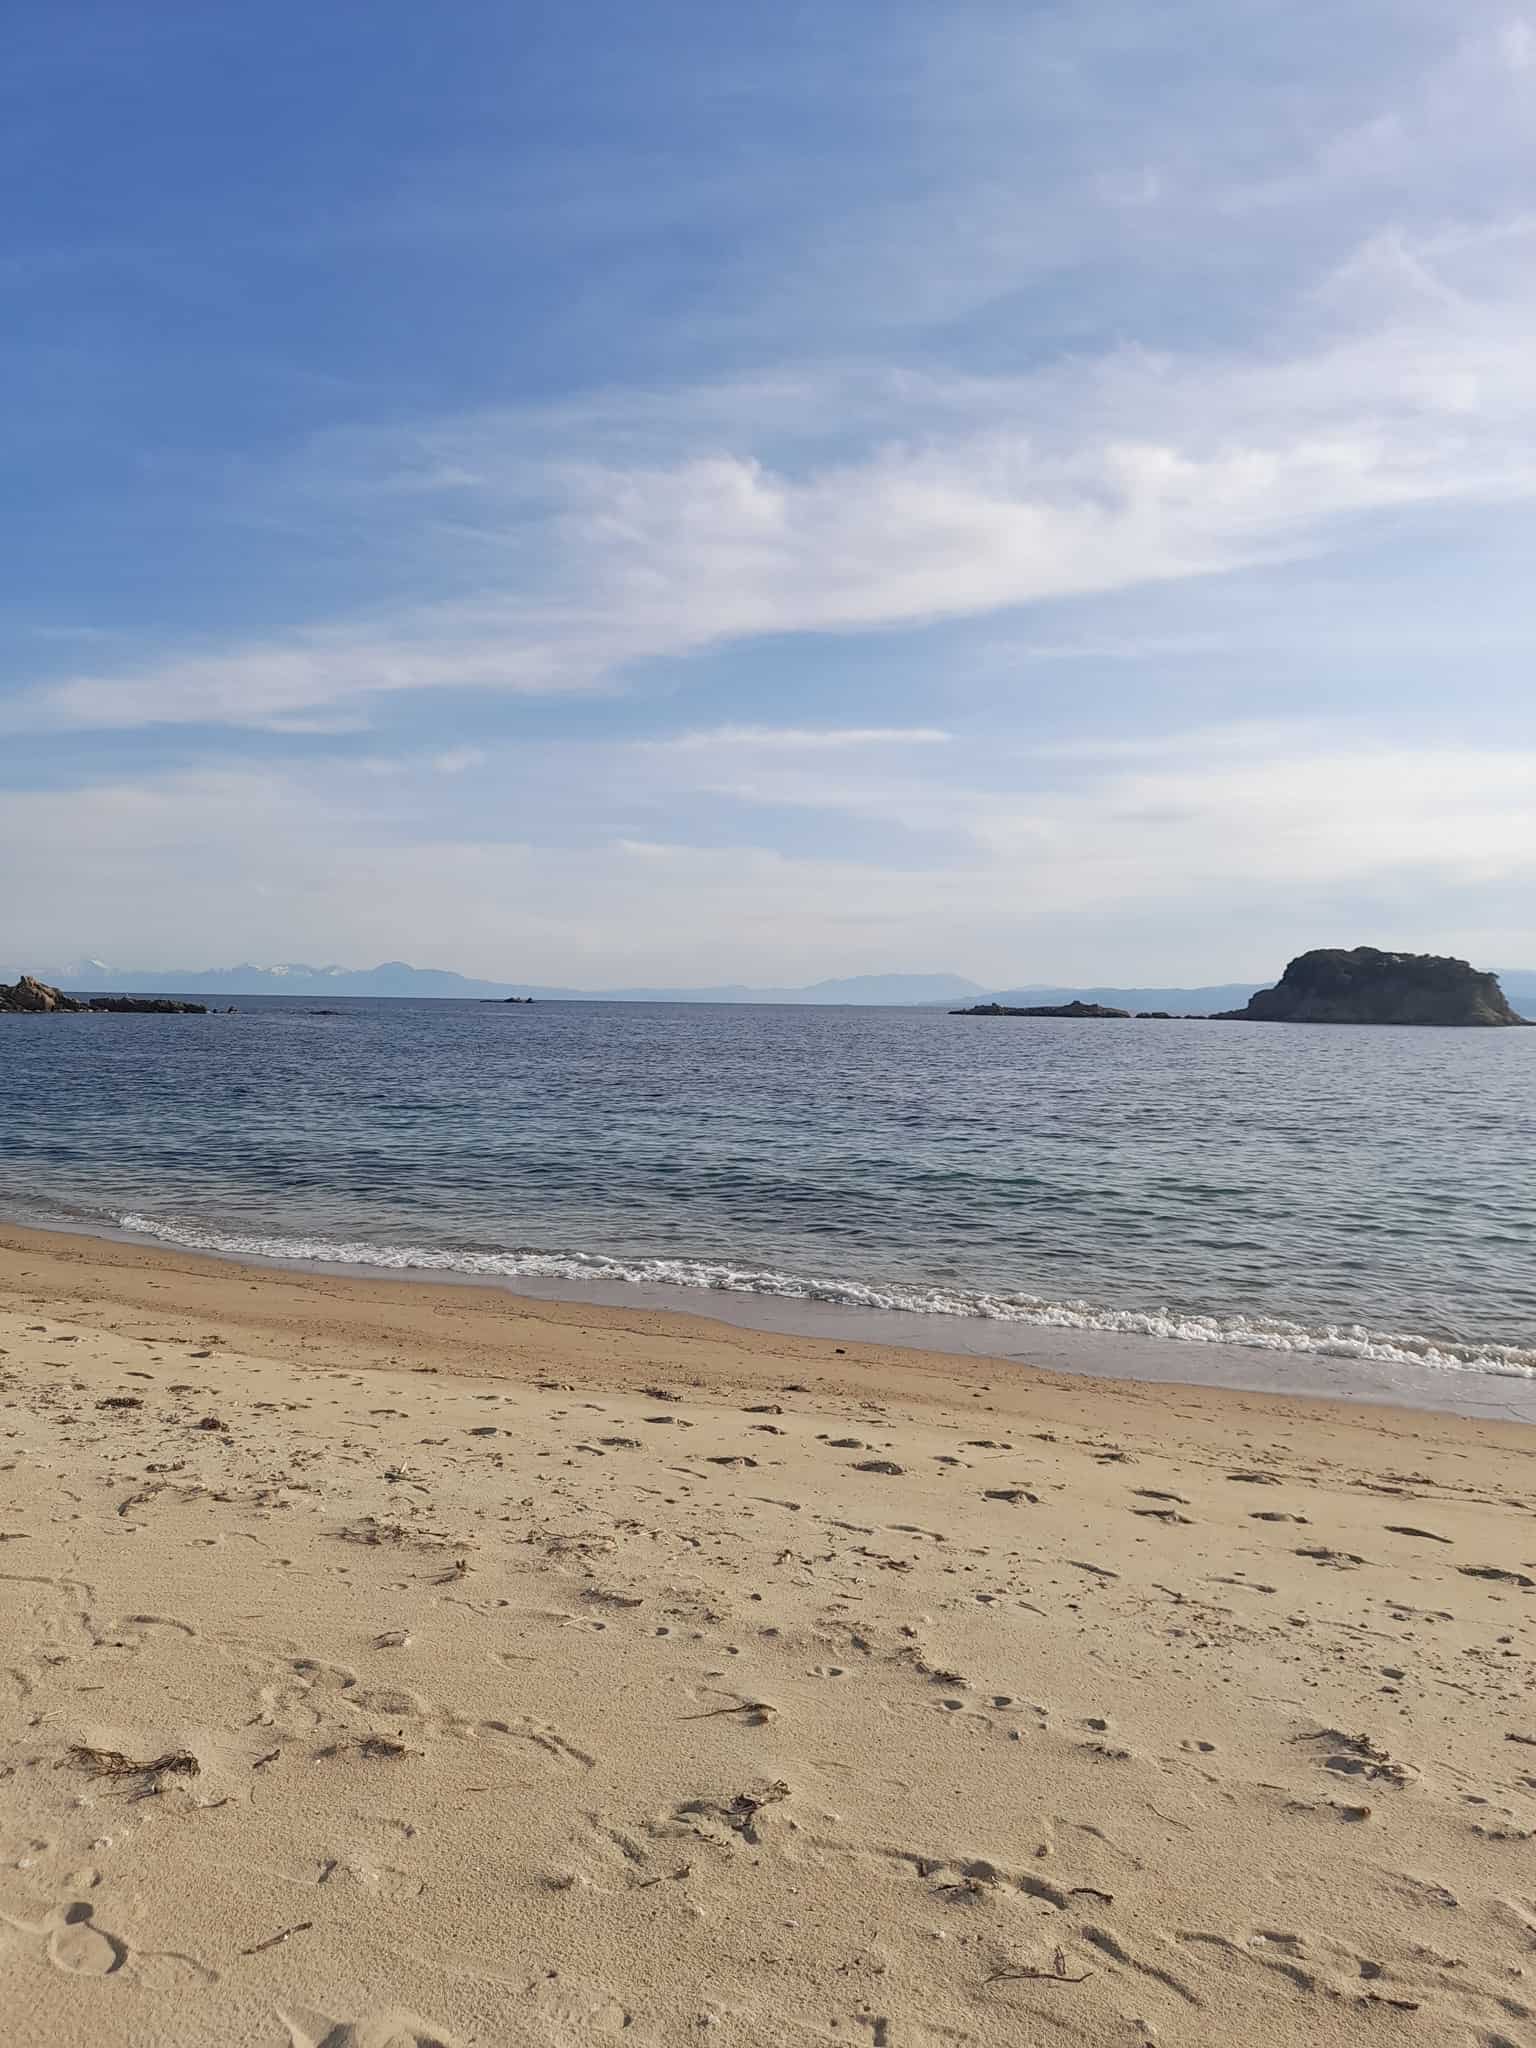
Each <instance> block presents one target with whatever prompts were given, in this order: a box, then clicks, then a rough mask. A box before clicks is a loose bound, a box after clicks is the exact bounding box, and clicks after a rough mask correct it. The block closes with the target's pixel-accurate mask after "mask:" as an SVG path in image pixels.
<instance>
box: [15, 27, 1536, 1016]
mask: <svg viewBox="0 0 1536 2048" xmlns="http://www.w3.org/2000/svg"><path fill="white" fill-rule="evenodd" d="M0 169H3V175H4V181H5V187H6V190H7V191H8V193H9V194H10V196H11V205H10V207H9V208H8V210H7V215H6V224H5V230H4V235H3V239H0V294H3V306H0V425H3V446H4V451H5V453H4V474H5V480H6V485H5V488H4V490H3V492H0V564H3V568H0V963H3V964H5V965H8V966H10V967H12V968H15V967H17V966H23V967H25V966H31V965H32V964H33V963H34V962H35V963H38V964H39V965H43V964H49V963H54V962H57V961H60V960H64V959H67V958H71V957H77V956H82V955H94V956H96V957H99V958H101V959H104V960H106V961H108V962H111V963H113V964H117V965H121V966H125V967H126V966H140V967H161V966H167V967H169V966H182V967H204V966H212V965H222V964H230V963H233V962H235V961H238V960H254V961H258V962H268V961H273V960H308V961H314V962H329V961H340V962H342V963H344V964H348V965H367V964H371V963H372V962H374V961H376V960H379V959H385V958H405V959H409V960H411V961H413V962H415V963H416V964H418V965H424V966H437V967H452V968H458V969H460V970H462V971H464V972H467V973H471V974H476V975H483V976H489V977H494V978H499V979H506V980H526V981H540V982H561V983H569V984H575V985H583V986H603V985H613V984H619V983H630V982H636V981H647V982H658V981H665V982H673V983H686V982H708V983H714V982H720V981H727V980H731V981H736V980H739V981H747V982H760V983H772V984H788V983H794V982H800V981H810V980H814V979H816V978H818V977H820V976H823V975H834V974H836V975H842V974H858V973H880V972H888V971H900V970H909V971H932V972H938V971H949V972H954V973H960V974H967V975H970V976H972V977H974V978H975V979H977V980H978V981H981V982H983V983H989V984H993V985H1005V984H1009V983H1014V984H1018V983H1024V982H1051V983H1063V982H1070V981H1073V980H1080V981H1082V982H1084V983H1090V982H1091V983H1104V982H1109V983H1117V984H1124V983H1134V982H1136V981H1138V980H1140V981H1156V982H1160V983H1175V982H1179V981H1186V982H1190V983H1199V982H1204V981H1213V980H1226V979H1243V978H1250V977H1251V978H1254V979H1262V978H1266V977H1271V976H1273V975H1274V974H1276V973H1278V971H1279V969H1280V967H1281V966H1282V965H1283V964H1284V961H1285V960H1286V958H1288V957H1289V956H1290V955H1291V954H1293V953H1295V952H1297V951H1300V950H1302V949H1303V948H1305V947H1307V946H1310V945H1350V944H1357V943H1372V944H1378V945H1383V946H1394V947H1395V946H1405V947H1410V948H1413V949H1416V950H1433V951H1450V952H1454V953H1458V954H1463V955H1466V956H1468V957H1470V958H1472V959H1473V960H1474V961H1475V962H1476V963H1477V964H1479V965H1481V966H1500V965H1503V966H1531V965H1536V692H1533V690H1532V687H1531V673H1532V657H1533V654H1536V603H1533V579H1532V568H1531V565H1532V562H1533V559H1536V347H1533V346H1532V335H1533V332H1536V11H1532V12H1527V11H1523V10H1522V9H1521V8H1520V7H1518V6H1515V7H1511V6H1508V5H1504V4H1497V0H1458V4H1457V5H1455V6H1447V5H1445V4H1444V0H1354V4H1353V5H1351V6H1349V7H1347V8H1341V7H1339V6H1338V5H1337V4H1336V0H1329V4H1328V5H1326V6H1324V5H1322V4H1320V0H1162V4H1159V5H1157V6H1148V5H1147V4H1146V0H1049V4H1031V0H998V4H992V0H946V4H945V5H944V6H942V7H936V6H934V5H932V4H931V0H835V4H831V5H829V4H827V0H817V4H814V5H810V4H802V0H778V4H776V5H775V6H773V7H771V8H769V7H722V6H721V5H719V0H709V4H704V0H648V4H647V5H646V6H644V7H637V6H635V5H633V4H632V0H559V4H556V0H498V4H492V0H455V4H454V5H453V6H451V7H436V8H432V7H422V6H421V5H420V4H419V0H413V4H405V0H368V4H367V5H362V4H357V0H328V4H327V5H326V6H324V7H315V6H314V5H313V4H312V0H305V4H303V5H298V4H294V0H267V4H265V5H263V6H262V7H260V8H233V7H209V6H207V5H206V0H195V4H194V0H141V4H139V5H136V6H134V7H131V8H130V7H123V6H120V5H115V4H111V0H90V4H84V0H49V4H47V5H42V4H33V5H31V6H23V8H22V9H21V11H20V14H19V16H18V17H17V18H16V19H15V20H13V22H12V24H11V28H10V32H9V36H8V50H7V64H6V67H5V70H4V73H3V76H0Z"/></svg>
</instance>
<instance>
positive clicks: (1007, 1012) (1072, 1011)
mask: <svg viewBox="0 0 1536 2048" xmlns="http://www.w3.org/2000/svg"><path fill="white" fill-rule="evenodd" d="M949 1014H950V1015H951V1017H1129V1016H1130V1014H1131V1013H1130V1011H1129V1010H1111V1009H1109V1008H1108V1007H1107V1006H1106V1005H1105V1004H1103V1003H1076V1002H1073V1003H1042V1004H1037V1005H1036V1006H1035V1007H1034V1008H1032V1009H1025V1010H1019V1009H1013V1008H1011V1007H1009V1006H1008V1005H1007V1004H1005V1003H975V1004H973V1005H972V1006H971V1008H970V1009H968V1010H951V1011H950V1013H949Z"/></svg>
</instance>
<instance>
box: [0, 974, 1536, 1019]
mask: <svg viewBox="0 0 1536 2048" xmlns="http://www.w3.org/2000/svg"><path fill="white" fill-rule="evenodd" d="M28 965H29V963H25V962H24V963H23V966H28ZM19 971H20V969H14V968H13V969H9V970H0V978H4V979H10V980H14V979H15V976H16V974H17V973H18V972H19ZM30 971H34V972H41V973H43V974H44V977H45V979H47V980H50V981H55V982H57V983H58V985H59V986H60V987H61V988H65V989H68V990H69V991H70V992H71V993H72V994H76V995H91V994H111V995H186V996H193V995H195V996H222V997H224V998H225V999H226V1000H233V999H234V998H236V997H238V996H273V995H277V996H318V997H321V998H324V997H328V996H418V997H420V996H446V997H458V998H459V999H460V1000H461V1001H463V1000H471V1001H473V1000H477V999H478V1000H482V1001H491V1002H494V1001H497V1000H499V999H502V998H505V997H507V996H536V997H538V998H539V999H540V1000H541V1001H544V1002H605V1003H821V1004H827V1003H851V1004H867V1005H870V1006H873V1007H879V1008H909V1009H915V1008H922V1007H933V1008H943V1007H947V1006H948V1005H949V1004H951V1003H956V1002H963V1001H970V1002H978V1001H979V1002H998V1003H1006V1004H1009V1005H1013V1006H1019V1007H1028V1006H1031V1005H1035V1004H1054V1003H1066V1002H1071V1001H1073V1000H1081V1001H1083V1002H1088V1003H1104V1004H1107V1005H1109V1006H1110V1007H1112V1008H1115V1009H1122V1010H1173V1011H1190V1012H1194V1013H1196V1014H1200V1013H1205V1012H1209V1011H1212V1010H1236V1009H1240V1008H1241V1007H1242V1006H1243V1004H1244V1003H1246V1002H1247V1000H1248V998H1249V997H1250V996H1251V995H1252V994H1253V993H1254V991H1255V989H1259V988H1265V987H1268V986H1270V984H1269V983H1267V982H1259V981H1229V982H1218V983H1215V984H1213V985H1210V986H1206V987H1200V988H1118V987H1117V988H1111V987H1097V986H1095V987H1090V986H1086V985H1085V984H1084V983H1082V982H1029V983H1025V984H1023V985H1021V986H1019V987H1014V988H988V987H986V986H985V985H984V984H983V983H981V982H977V981H970V980H968V979H967V978H966V977H965V976H964V975H963V974H853V975H845V976H842V977H841V978H839V979H836V980H831V981H816V982H811V983H810V984H809V985H807V986H805V987H801V988H753V987H749V986H748V985H747V984H745V983H743V982H725V983H722V984H720V985H719V986H718V987H709V988H601V989H592V988H557V987H552V986H546V985H545V984H543V983H540V982H529V981H476V980H475V979H473V978H472V977H471V976H468V975H464V974H453V973H450V972H449V971H448V970H447V969H446V968H441V967H411V966H409V965H407V963H406V962H405V961H403V960H386V961H385V962H384V963H383V964H382V965H381V966H378V967H310V966H307V965H305V964H304V963H303V962H301V961H289V962H285V963H283V964H282V965H279V966H274V967H257V966H254V965H253V964H251V963H250V962H249V961H247V962H245V963H243V964H242V965H241V966H239V967H214V968H202V969H189V968H165V967H162V968H153V969H150V968H142V967H109V966H108V965H107V964H106V962H105V961H102V960H77V961H74V962H72V963H71V964H70V965H68V966H66V967H58V968H54V969H52V970H51V971H50V970H49V969H48V967H47V965H46V963H44V964H43V965H42V966H41V967H38V968H31V969H30ZM1274 979H1275V980H1278V979H1279V976H1278V974H1277V975H1276V976H1275V977H1274ZM1499 979H1500V981H1501V982H1502V984H1503V987H1504V993H1505V994H1506V995H1507V996H1508V997H1509V1000H1510V1002H1511V1003H1512V1004H1513V1005H1514V1007H1515V1008H1516V1009H1517V1010H1519V1011H1520V1012H1521V1014H1522V1015H1524V1016H1536V969H1532V968H1520V967H1515V968H1505V969H1502V970H1500V971H1499Z"/></svg>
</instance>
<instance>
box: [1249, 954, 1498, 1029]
mask: <svg viewBox="0 0 1536 2048" xmlns="http://www.w3.org/2000/svg"><path fill="white" fill-rule="evenodd" d="M1218 1015H1219V1016H1220V1017H1221V1018H1223V1019H1225V1020H1228V1021H1236V1022H1239V1023H1257V1024H1454V1025H1490V1024H1523V1023H1524V1022H1525V1021H1526V1020H1525V1019H1524V1018H1523V1017H1518V1016H1516V1014H1515V1012H1514V1011H1513V1010H1512V1009H1511V1008H1510V1006H1509V1003H1508V1001H1507V999H1506V997H1505V994H1504V991H1503V989H1501V988H1500V987H1499V983H1498V977H1497V976H1496V975H1492V974H1480V973H1479V972H1478V971H1477V969H1476V968H1474V967H1472V966H1470V965H1469V964H1468V962H1467V961H1465V960H1451V959H1448V958H1445V957H1443V956H1442V955H1440V954H1437V953H1383V952H1379V951H1378V950H1377V948H1376V947H1375V946H1356V947H1354V948H1353V950H1348V951H1347V950H1345V949H1343V948H1341V947H1323V948H1320V949H1319V950H1318V951H1316V952H1312V953H1302V954H1300V955H1298V957H1297V958H1296V959H1294V960H1293V961H1292V962H1291V964H1290V965H1289V966H1288V967H1287V968H1286V970H1285V973H1284V974H1283V975H1282V976H1281V978H1280V981H1279V983H1278V985H1277V986H1276V987H1274V988H1263V989H1260V990H1259V992H1258V994H1257V995H1254V996H1250V997H1249V999H1248V1003H1247V1005H1246V1007H1245V1008H1243V1009H1241V1010H1222V1011H1220V1012H1218Z"/></svg>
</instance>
